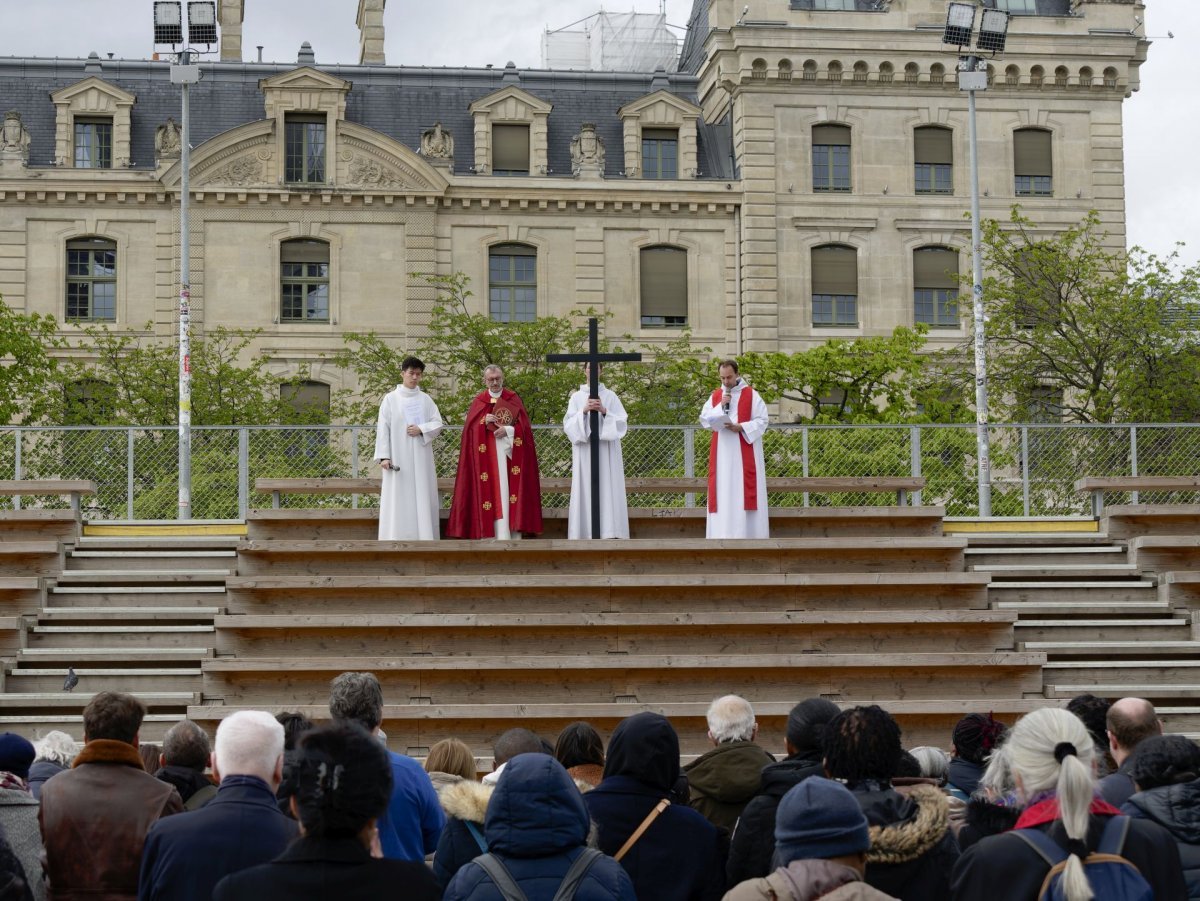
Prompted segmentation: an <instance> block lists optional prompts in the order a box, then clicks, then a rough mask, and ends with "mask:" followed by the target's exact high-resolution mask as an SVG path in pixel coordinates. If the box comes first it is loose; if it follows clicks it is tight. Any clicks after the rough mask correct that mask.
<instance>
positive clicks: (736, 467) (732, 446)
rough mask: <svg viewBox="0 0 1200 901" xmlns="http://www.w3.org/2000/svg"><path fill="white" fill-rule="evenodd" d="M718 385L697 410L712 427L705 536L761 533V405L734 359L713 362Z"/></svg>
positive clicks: (764, 421)
mask: <svg viewBox="0 0 1200 901" xmlns="http://www.w3.org/2000/svg"><path fill="white" fill-rule="evenodd" d="M717 374H718V375H719V376H720V377H721V387H720V388H718V389H717V390H716V391H714V392H713V393H712V397H710V398H709V400H708V402H707V403H706V404H705V405H704V409H702V410H701V411H700V424H701V425H702V426H704V428H706V429H709V430H710V431H711V432H712V441H711V442H710V444H709V450H708V524H707V527H706V529H705V537H707V538H767V537H769V535H770V524H769V522H768V516H767V466H766V461H765V459H764V457H763V435H764V434H766V431H767V426H768V424H769V422H770V420H769V417H768V415H767V405H766V403H765V402H764V401H763V399H762V396H761V395H759V393H758V392H757V391H755V390H754V389H753V388H751V387H750V386H749V385H747V384H746V380H745V379H744V378H742V377H741V376H740V375H738V364H737V360H722V361H721V362H720V363H719V364H718V365H717Z"/></svg>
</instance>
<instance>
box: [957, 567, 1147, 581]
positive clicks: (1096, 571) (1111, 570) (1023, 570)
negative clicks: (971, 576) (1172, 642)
mask: <svg viewBox="0 0 1200 901" xmlns="http://www.w3.org/2000/svg"><path fill="white" fill-rule="evenodd" d="M969 569H970V570H971V571H972V572H984V571H986V572H990V573H993V574H995V575H1003V576H1010V577H1012V576H1025V577H1027V578H1030V579H1039V578H1054V579H1086V578H1088V577H1089V576H1095V575H1106V576H1111V575H1123V574H1126V573H1127V574H1129V575H1132V576H1136V575H1138V574H1139V571H1138V569H1137V567H1135V566H1134V565H1133V564H1132V563H1092V564H1089V565H1087V566H1076V565H1071V564H1064V565H1062V566H1045V565H1040V566H1029V565H1026V564H1020V563H1014V564H1004V563H979V564H972V565H971V566H970V567H969Z"/></svg>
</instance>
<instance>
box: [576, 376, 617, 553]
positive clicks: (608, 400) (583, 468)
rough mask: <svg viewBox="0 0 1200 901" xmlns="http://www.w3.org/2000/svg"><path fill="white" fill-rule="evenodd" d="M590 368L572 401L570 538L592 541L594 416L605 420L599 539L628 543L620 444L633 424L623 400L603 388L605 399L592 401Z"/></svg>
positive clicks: (602, 423)
mask: <svg viewBox="0 0 1200 901" xmlns="http://www.w3.org/2000/svg"><path fill="white" fill-rule="evenodd" d="M588 376H589V372H588V366H587V364H584V367H583V377H584V382H583V385H582V386H581V387H580V389H579V390H578V391H576V392H574V393H573V394H572V395H571V401H570V403H569V404H568V405H567V415H566V416H564V417H563V431H564V432H566V433H567V438H568V439H570V441H571V509H570V510H569V511H568V514H569V517H568V519H567V537H568V538H591V537H592V446H591V434H592V428H591V420H592V417H591V411H592V410H595V411H597V412H598V413H599V414H600V537H601V538H628V537H629V507H628V504H627V503H626V500H625V461H624V460H623V459H622V457H621V439H622V438H624V437H625V431H626V429H628V428H629V418H628V417H627V416H626V415H625V407H624V406H622V405H621V399H620V398H619V397H617V396H616V395H615V394H614V393H613V392H612V391H610V390H609V389H608V388H606V387H604V383H603V382H601V383H600V387H599V391H598V392H597V393H598V394H599V395H600V396H599V397H596V398H592V397H589V396H588V394H589V389H588Z"/></svg>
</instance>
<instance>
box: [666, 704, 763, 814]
mask: <svg viewBox="0 0 1200 901" xmlns="http://www.w3.org/2000/svg"><path fill="white" fill-rule="evenodd" d="M706 718H707V720H708V739H709V741H711V742H712V743H713V746H714V747H713V750H711V751H709V752H708V753H706V754H702V755H701V756H700V757H697V758H696V759H695V760H693V761H692V762H691V763H689V764H688V765H687V766H686V767H684V768H683V773H684V775H685V776H687V780H688V786H689V788H690V789H691V799H690V801H689V802H688V803H689V804H691V806H692V807H693V808H694V809H696V810H698V811H699V812H700V813H702V814H704V817H705V819H707V820H708V821H709V822H710V823H712V824H713V825H714V826H720V827H724V828H725V829H728V830H730V831H732V830H733V828H734V826H736V825H737V821H738V817H740V816H741V815H742V811H743V810H744V809H745V807H746V805H747V804H749V803H750V799H751V798H753V797H754V796H755V795H757V794H758V793H759V791H761V790H762V771H763V767H765V766H768V765H769V764H772V763H774V762H775V758H774V757H772V756H771V755H770V754H768V753H767V752H766V751H764V750H763V749H762V748H761V747H759V746H758V745H756V744H755V743H754V739H755V736H757V735H758V723H757V722H756V721H755V719H754V708H753V707H751V706H750V702H749V701H747V700H746V699H745V698H742V697H738V696H737V695H725V696H724V697H721V698H717V699H716V700H715V701H713V702H712V704H710V705H709V708H708V714H707V717H706Z"/></svg>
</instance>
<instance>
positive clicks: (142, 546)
mask: <svg viewBox="0 0 1200 901" xmlns="http://www.w3.org/2000/svg"><path fill="white" fill-rule="evenodd" d="M241 540H242V539H240V538H238V537H237V536H234V535H230V536H228V537H220V538H212V537H207V538H193V537H190V536H186V535H165V536H162V537H157V536H154V535H145V536H138V537H136V538H126V537H121V536H111V535H83V536H81V537H80V538H79V539H77V540H76V542H75V549H76V550H110V551H145V550H150V549H156V548H158V549H162V548H167V549H171V550H181V551H184V552H186V553H189V554H190V553H193V552H195V551H230V550H233V551H235V552H236V548H237V546H238V544H239V542H240V541H241Z"/></svg>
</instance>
